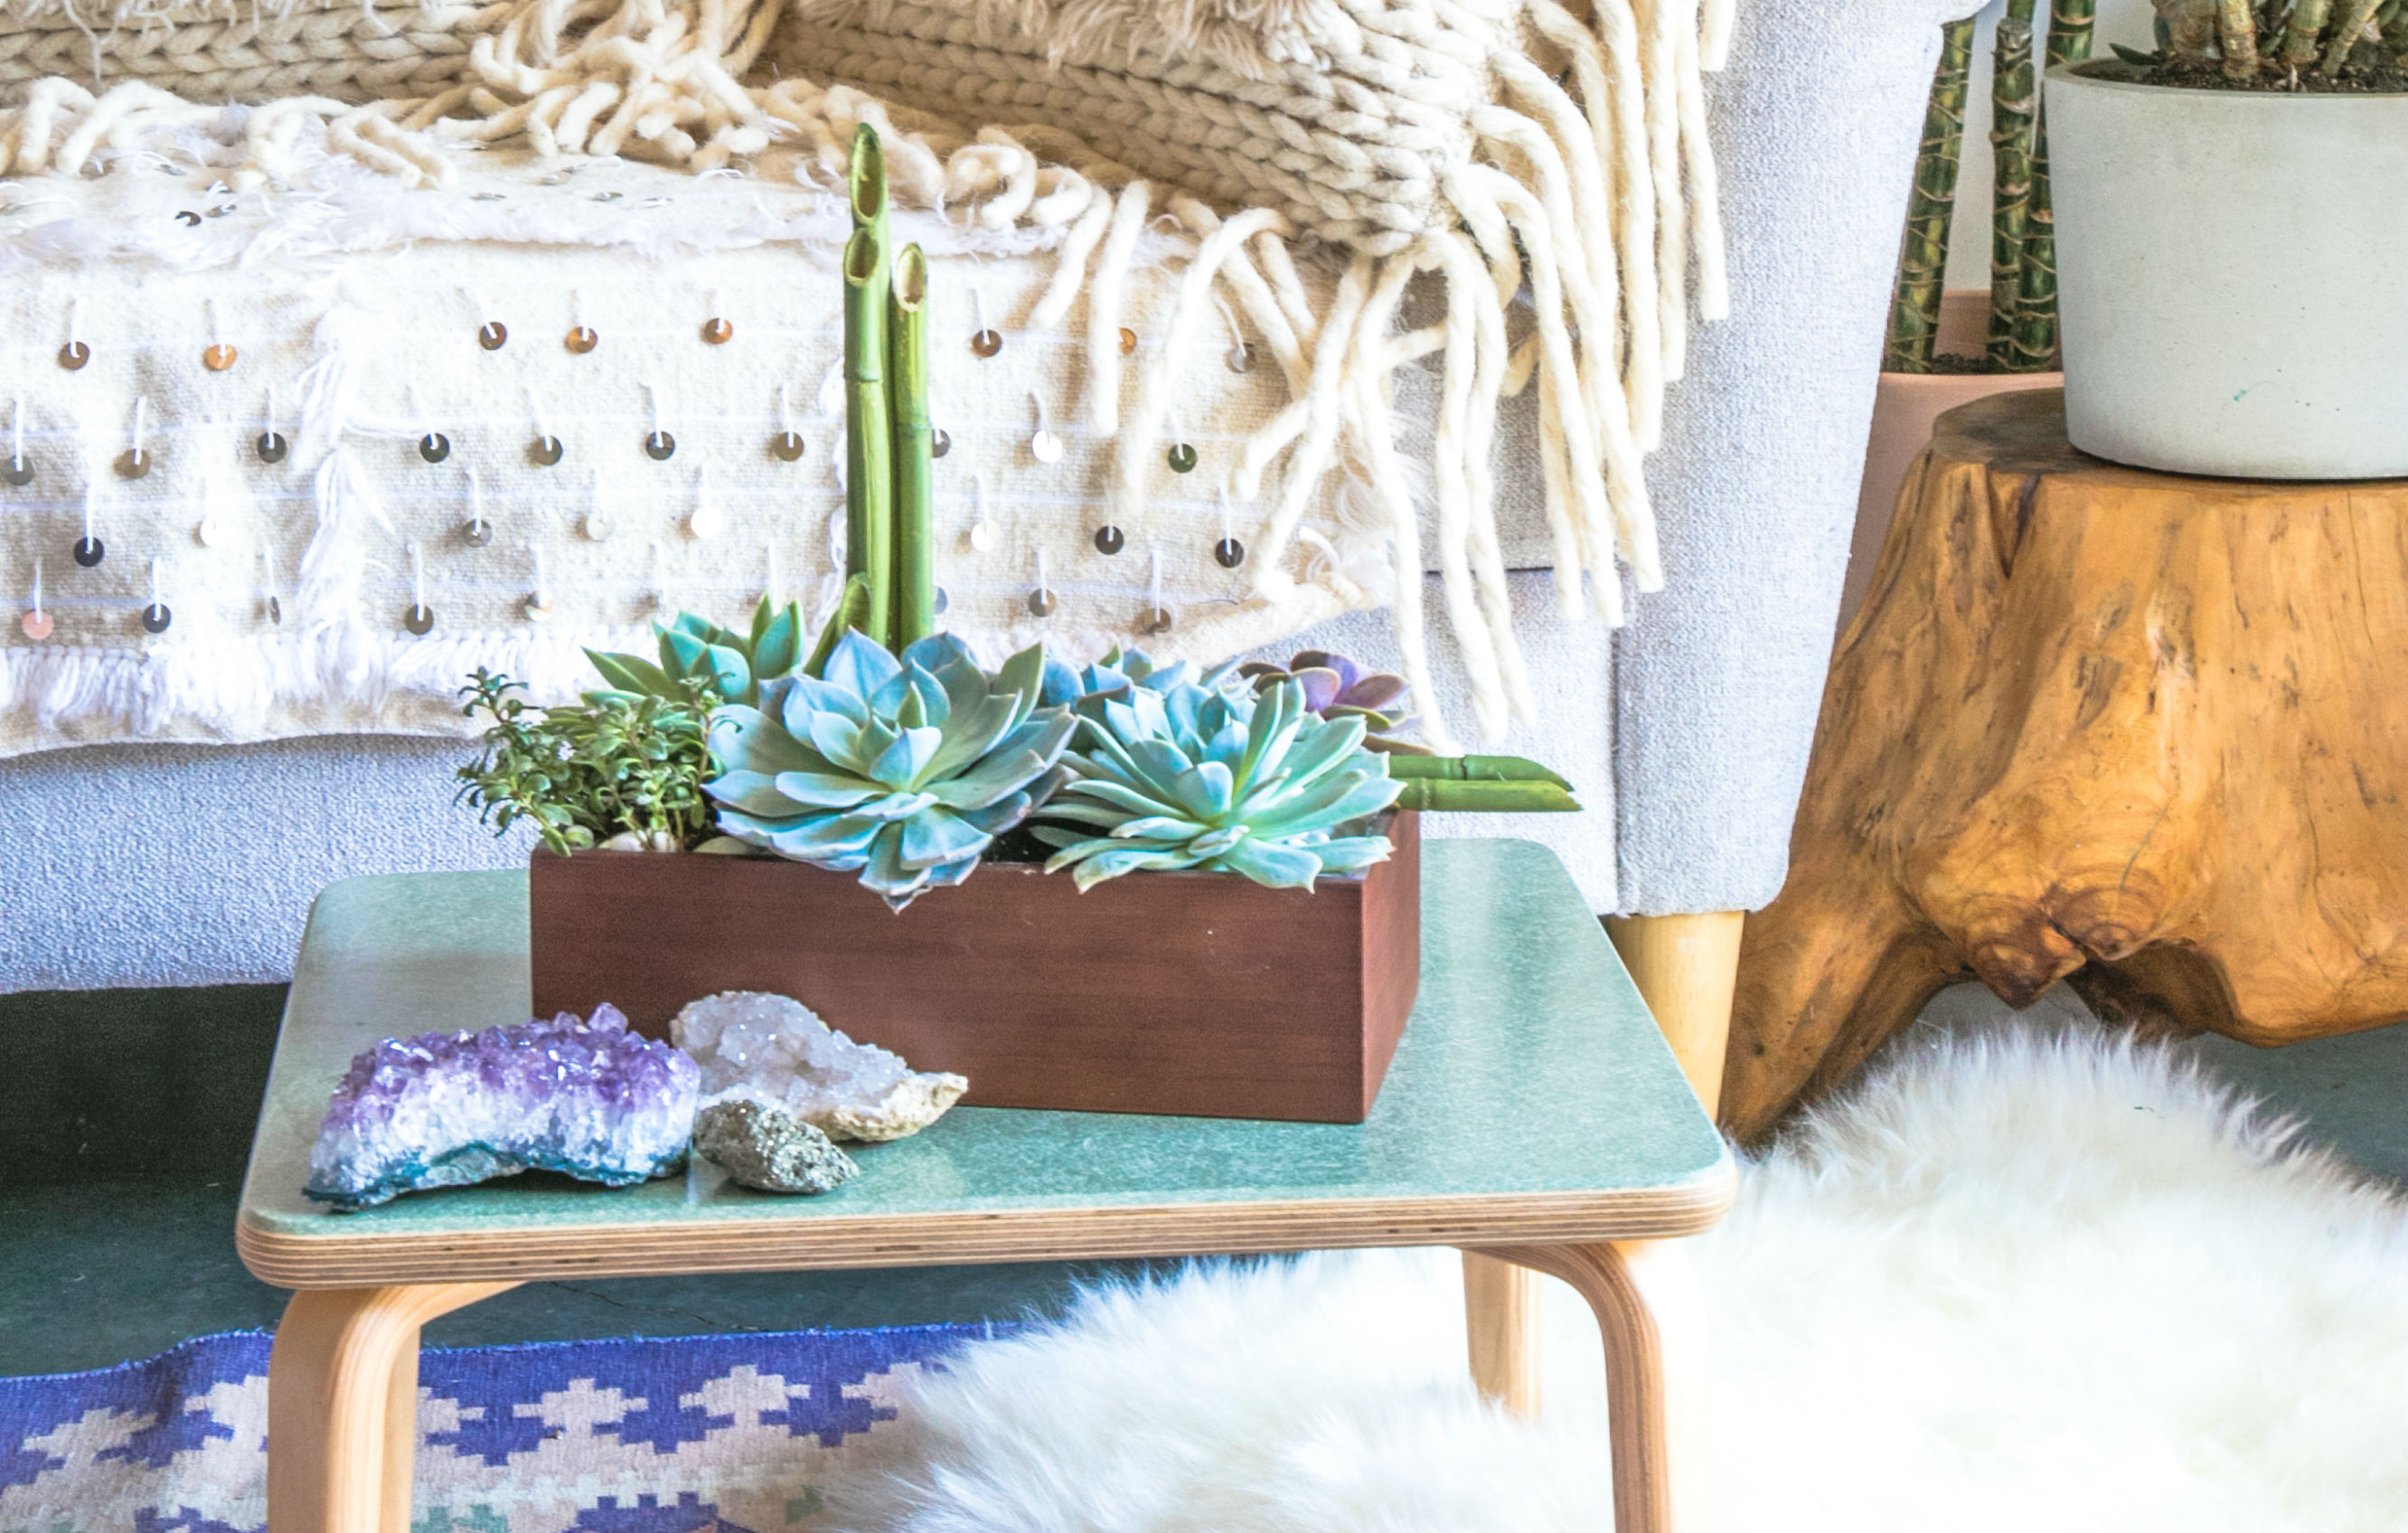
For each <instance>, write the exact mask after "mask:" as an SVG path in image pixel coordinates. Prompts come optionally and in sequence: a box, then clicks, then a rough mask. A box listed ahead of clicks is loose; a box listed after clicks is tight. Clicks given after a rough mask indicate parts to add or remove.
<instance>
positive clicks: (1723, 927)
mask: <svg viewBox="0 0 2408 1533" xmlns="http://www.w3.org/2000/svg"><path fill="white" fill-rule="evenodd" d="M1746 922H1747V914H1746V912H1745V911H1742V910H1715V911H1711V912H1708V913H1706V914H1702V915H1624V916H1608V917H1606V921H1605V929H1606V934H1607V935H1608V936H1610V937H1612V938H1613V946H1614V950H1615V951H1616V952H1618V953H1621V954H1622V964H1623V967H1625V968H1627V969H1628V970H1630V978H1631V979H1632V980H1633V981H1637V983H1638V985H1639V994H1640V996H1641V997H1642V998H1644V999H1645V1000H1646V1002H1647V1010H1650V1011H1653V1012H1654V1013H1655V1014H1656V1026H1658V1027H1661V1028H1662V1029H1664V1039H1665V1041H1667V1042H1669V1043H1670V1044H1671V1045H1672V1054H1673V1057H1674V1058H1676V1059H1678V1060H1680V1062H1681V1071H1682V1073H1683V1074H1684V1075H1686V1076H1687V1077H1688V1078H1689V1085H1690V1088H1691V1089H1692V1090H1694V1091H1696V1092H1697V1094H1698V1100H1699V1102H1702V1103H1703V1104H1705V1109H1706V1113H1707V1115H1708V1116H1710V1117H1711V1116H1712V1115H1713V1111H1714V1108H1715V1104H1716V1103H1717V1102H1718V1101H1719V1100H1720V1099H1721V1096H1722V1091H1723V1050H1724V1047H1725V1046H1726V1045H1727V1043H1728V1042H1729V1041H1730V1016H1731V989H1732V986H1733V985H1734V983H1735V982H1736V981H1737V980H1738V978H1739V938H1740V931H1741V928H1742V926H1744V925H1745V924H1746Z"/></svg>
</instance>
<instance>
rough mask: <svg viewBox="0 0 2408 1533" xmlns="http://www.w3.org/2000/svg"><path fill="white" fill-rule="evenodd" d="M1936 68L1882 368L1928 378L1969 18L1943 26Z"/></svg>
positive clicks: (1952, 210) (1952, 207)
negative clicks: (1922, 375)
mask: <svg viewBox="0 0 2408 1533" xmlns="http://www.w3.org/2000/svg"><path fill="white" fill-rule="evenodd" d="M1940 32H1941V43H1940V64H1939V67H1938V68H1936V69H1934V70H1933V71H1932V74H1931V98H1930V101H1929V103H1928V105H1927V106H1926V107H1925V108H1924V112H1923V148H1922V150H1920V152H1918V153H1917V154H1916V156H1915V161H1914V193H1913V194H1912V195H1911V196H1910V197H1909V198H1908V201H1907V209H1906V237H1905V239H1904V240H1903V241H1902V242H1901V243H1900V245H1899V255H1898V285H1897V287H1896V289H1895V290H1894V291H1893V294H1892V296H1891V299H1890V311H1889V342H1888V345H1887V346H1886V348H1885V350H1884V352H1883V356H1882V370H1883V371H1884V372H1891V373H1928V372H1929V371H1930V370H1931V354H1932V342H1933V340H1934V338H1935V337H1937V336H1938V335H1939V333H1940V294H1941V290H1942V287H1943V286H1944V285H1945V281H1946V278H1947V275H1948V229H1949V224H1950V222H1952V221H1953V219H1954V217H1955V214H1956V208H1957V160H1958V157H1959V156H1960V154H1961V153H1962V151H1963V147H1964V139H1965V91H1966V80H1967V79H1968V77H1970V76H1971V73H1972V66H1973V21H1972V18H1971V17H1968V18H1966V19H1965V20H1964V21H1952V22H1950V23H1949V24H1948V25H1946V26H1944V27H1942V28H1941V29H1940Z"/></svg>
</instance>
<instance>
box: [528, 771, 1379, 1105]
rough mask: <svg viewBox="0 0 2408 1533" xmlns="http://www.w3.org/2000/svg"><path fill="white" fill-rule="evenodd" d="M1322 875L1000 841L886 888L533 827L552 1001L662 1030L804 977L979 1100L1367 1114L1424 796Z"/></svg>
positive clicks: (541, 1001)
mask: <svg viewBox="0 0 2408 1533" xmlns="http://www.w3.org/2000/svg"><path fill="white" fill-rule="evenodd" d="M1388 836H1389V838H1390V839H1392V840H1393V841H1395V843H1396V848H1397V850H1396V854H1395V855H1394V856H1393V857H1391V858H1390V859H1389V860H1388V861H1387V862H1384V863H1382V864H1380V865H1379V866H1377V867H1373V868H1371V869H1370V870H1369V872H1368V873H1366V874H1364V875H1362V876H1360V877H1356V878H1325V879H1323V880H1321V881H1320V882H1319V883H1318V884H1317V885H1316V886H1315V887H1314V888H1313V889H1312V891H1311V892H1309V893H1308V892H1306V891H1303V890H1297V889H1266V888H1263V887H1262V886H1260V885H1258V884H1255V883H1252V882H1249V881H1246V880H1244V879H1242V878H1239V877H1237V876H1236V875H1234V874H1226V873H1133V874H1130V875H1128V876H1127V877H1125V878H1120V879H1114V880H1112V881H1110V882H1108V883H1102V884H1098V885H1097V887H1095V888H1094V889H1092V890H1090V891H1088V892H1087V893H1085V894H1083V895H1082V894H1081V893H1079V891H1078V889H1077V887H1076V886H1075V885H1074V884H1072V883H1071V881H1070V878H1069V875H1068V874H1067V873H1063V874H1056V875H1054V876H1051V877H1049V876H1047V875H1045V874H1044V873H1042V872H1040V871H1039V869H1038V868H1037V867H1034V866H1031V865H1028V864H1014V863H994V862H989V863H984V864H982V865H981V866H980V867H979V868H978V870H977V871H976V872H974V873H972V874H971V875H970V877H969V880H968V881H967V882H965V883H963V884H962V885H961V886H960V887H958V888H953V889H939V890H935V891H932V892H931V893H929V894H927V895H923V896H922V897H921V898H920V899H918V900H917V901H915V902H913V903H912V904H911V905H910V907H909V908H908V909H906V910H902V911H901V912H899V913H897V912H894V911H890V910H887V909H886V906H885V905H884V903H883V902H882V901H881V900H880V899H879V898H878V896H876V895H873V894H871V893H870V892H869V891H868V890H867V889H864V888H862V887H861V886H860V885H859V884H858V883H857V882H856V881H855V877H854V875H853V874H851V873H831V872H827V871H825V870H824V869H822V868H817V867H806V866H804V865H803V864H801V863H793V862H785V861H782V860H776V859H768V858H750V857H705V856H665V855H660V854H656V853H646V852H579V853H577V854H576V855H574V856H570V857H562V856H556V855H553V854H552V853H550V852H541V851H538V852H537V853H536V854H535V857H534V859H533V860H532V861H531V863H530V864H529V866H528V869H527V895H528V899H527V909H528V922H529V926H530V932H529V937H530V952H531V954H532V961H533V969H534V981H535V1010H536V1014H537V1015H538V1016H550V1015H552V1014H553V1013H554V1012H558V1011H574V1012H577V1013H579V1014H580V1015H583V1014H585V1013H587V1012H590V1011H591V1010H593V1009H594V1008H595V1005H597V1004H598V1003H600V1002H603V1001H608V1002H609V1003H610V1004H611V1005H613V1006H616V1007H617V1008H619V1010H622V1011H624V1012H625V1013H626V1014H627V1017H628V1020H629V1022H630V1023H631V1024H633V1025H634V1026H635V1027H636V1028H637V1030H638V1031H639V1032H642V1033H645V1034H648V1035H650V1036H652V1037H654V1038H665V1037H667V1033H668V1024H669V1019H670V1018H671V1017H672V1016H674V1015H676V1014H677V1012H678V1010H679V1009H680V1008H681V1007H683V1006H684V1005H685V1004H686V1003H687V1002H689V1001H693V1000H696V999H699V998H700V997H702V996H710V995H713V994H716V993H717V992H719V991H722V990H766V991H773V992H776V993H778V994H780V995H785V996H794V997H795V998H796V1000H799V1001H801V1002H802V1003H803V1004H804V1005H806V1006H809V1007H810V1009H811V1010H814V1011H817V1012H818V1013H819V1014H820V1015H821V1016H822V1017H823V1018H824V1019H825V1020H826V1021H827V1023H828V1024H829V1025H831V1026H834V1027H839V1028H842V1029H843V1030H844V1031H845V1032H847V1033H849V1034H851V1035H852V1036H853V1038H855V1039H861V1040H863V1041H865V1042H869V1043H876V1044H879V1045H882V1047H885V1048H889V1049H892V1050H894V1051H895V1052H896V1053H899V1054H901V1055H902V1056H903V1057H904V1058H905V1059H907V1060H909V1061H910V1063H911V1066H912V1067H913V1068H915V1069H923V1070H952V1071H954V1072H956V1073H958V1074H961V1075H965V1076H968V1078H969V1082H970V1086H969V1093H968V1096H965V1097H964V1098H963V1100H964V1101H966V1102H970V1103H975V1104H977V1105H979V1106H981V1107H1029V1108H1052V1109H1057V1110H1086V1111H1097V1112H1164V1113H1180V1114H1187V1115H1193V1116H1199V1117H1214V1118H1278V1119H1287V1120H1297V1121H1305V1122H1319V1123H1360V1122H1362V1120H1363V1118H1364V1116H1365V1114H1367V1113H1368V1112H1369V1111H1370V1109H1371V1099H1372V1098H1373V1097H1374V1096H1377V1095H1378V1094H1379V1090H1380V1081H1381V1078H1382V1077H1383V1076H1384V1075H1385V1074H1386V1073H1387V1068H1388V1060H1389V1058H1390V1056H1391V1055H1393V1054H1394V1053H1396V1048H1397V1039H1398V1035H1399V1034H1400V1033H1402V1032H1403V1031H1404V1025H1405V1017H1406V1015H1407V1014H1408V1013H1409V1012H1411V1011H1412V1006H1413V995H1414V992H1415V991H1416V989H1418V987H1419V985H1420V982H1421V836H1420V828H1419V824H1418V823H1417V817H1416V816H1414V815H1412V814H1399V815H1397V816H1396V817H1395V818H1394V820H1393V822H1392V823H1391V824H1389V826H1388Z"/></svg>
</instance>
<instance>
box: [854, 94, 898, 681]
mask: <svg viewBox="0 0 2408 1533" xmlns="http://www.w3.org/2000/svg"><path fill="white" fill-rule="evenodd" d="M848 191H849V193H850V196H851V201H852V205H853V237H852V239H850V240H849V241H847V242H846V244H845V247H844V381H845V407H844V451H845V481H844V491H845V494H844V535H845V573H846V574H848V575H862V576H867V578H868V581H869V610H868V614H867V618H868V621H867V623H866V624H865V625H864V629H863V631H864V632H865V633H867V635H868V636H869V637H870V638H874V639H876V640H877V641H878V642H879V643H881V644H884V645H887V646H888V647H890V648H892V647H893V643H894V638H895V635H894V613H893V607H894V590H895V579H894V548H893V534H894V530H895V520H894V484H893V479H892V469H893V452H894V443H893V441H892V440H891V439H890V437H889V426H888V422H887V410H886V293H887V270H886V161H885V157H884V155H883V154H882V152H881V151H880V150H879V147H878V135H877V134H876V133H875V132H874V131H872V129H871V128H870V127H869V125H868V124H867V123H864V124H862V125H861V126H860V127H859V128H858V129H856V130H855V131H854V133H853V165H852V173H851V176H850V178H849V185H848Z"/></svg>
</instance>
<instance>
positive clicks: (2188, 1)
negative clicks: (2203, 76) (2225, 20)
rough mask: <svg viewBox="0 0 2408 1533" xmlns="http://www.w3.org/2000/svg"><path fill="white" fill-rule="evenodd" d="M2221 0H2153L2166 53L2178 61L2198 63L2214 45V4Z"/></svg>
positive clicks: (2206, 56) (2204, 61)
mask: <svg viewBox="0 0 2408 1533" xmlns="http://www.w3.org/2000/svg"><path fill="white" fill-rule="evenodd" d="M2221 3H2222V0H2156V4H2157V27H2158V30H2159V33H2160V35H2161V36H2163V37H2164V39H2165V50H2166V56H2167V57H2168V58H2170V59H2172V60H2174V61H2176V62H2178V63H2182V64H2205V63H2206V62H2207V61H2208V58H2209V52H2210V50H2212V49H2214V47H2215V18H2216V7H2218V6H2219V5H2220V4H2221Z"/></svg>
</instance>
